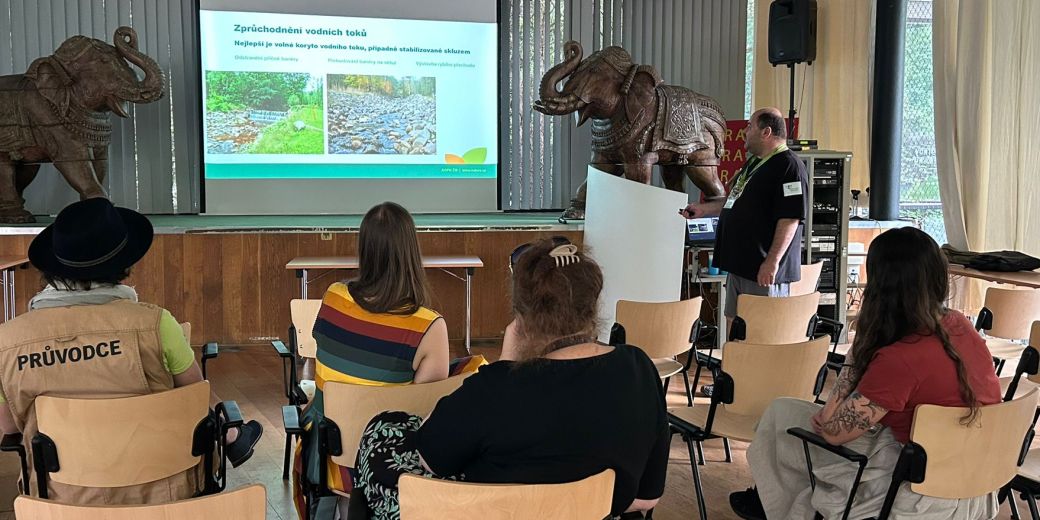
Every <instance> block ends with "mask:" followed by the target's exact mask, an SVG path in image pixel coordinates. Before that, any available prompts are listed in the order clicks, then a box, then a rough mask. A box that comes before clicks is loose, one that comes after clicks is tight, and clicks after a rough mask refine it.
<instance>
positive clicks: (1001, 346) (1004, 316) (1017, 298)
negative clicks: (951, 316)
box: [975, 287, 1040, 374]
mask: <svg viewBox="0 0 1040 520" xmlns="http://www.w3.org/2000/svg"><path fill="white" fill-rule="evenodd" d="M1037 319H1040V289H1002V288H1000V287H990V288H988V289H986V300H985V302H984V306H983V307H982V310H981V311H979V317H978V319H977V320H976V321H975V328H976V329H977V330H979V331H980V332H981V331H985V333H986V346H987V347H989V351H990V353H991V354H992V355H993V363H994V364H995V366H996V368H997V374H1000V372H1001V370H1003V369H1004V363H1005V362H1006V361H1007V360H1009V359H1015V358H1017V357H1018V356H1019V355H1020V354H1021V353H1022V349H1024V348H1025V345H1022V344H1020V343H1016V342H1015V341H1016V340H1022V339H1025V338H1026V337H1028V335H1029V334H1030V327H1031V326H1032V324H1033V321H1035V320H1037Z"/></svg>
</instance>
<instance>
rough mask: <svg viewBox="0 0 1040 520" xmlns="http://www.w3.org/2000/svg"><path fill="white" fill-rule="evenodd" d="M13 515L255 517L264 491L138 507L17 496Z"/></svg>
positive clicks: (86, 519)
mask: <svg viewBox="0 0 1040 520" xmlns="http://www.w3.org/2000/svg"><path fill="white" fill-rule="evenodd" d="M14 514H15V516H16V517H17V518H18V520H168V519H173V518H199V519H202V518H220V519H223V520H255V519H257V518H263V517H264V516H265V515H266V514H267V492H266V491H265V490H264V486H262V485H260V484H253V485H251V486H246V487H242V488H239V489H236V490H234V491H228V492H226V493H221V494H219V495H212V496H207V497H202V498H193V499H190V500H181V501H179V502H173V503H169V504H154V505H139V506H77V505H71V504H61V503H58V502H52V501H50V500H40V499H38V498H29V497H18V498H17V499H15V501H14Z"/></svg>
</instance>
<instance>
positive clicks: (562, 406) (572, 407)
mask: <svg viewBox="0 0 1040 520" xmlns="http://www.w3.org/2000/svg"><path fill="white" fill-rule="evenodd" d="M660 385H661V383H660V379H659V378H658V375H657V370H656V369H655V368H654V365H653V362H651V361H650V359H649V358H648V357H646V354H644V353H643V351H641V350H639V349H637V348H635V347H631V346H627V345H621V346H618V347H616V348H615V349H614V350H612V351H610V352H608V353H606V354H601V355H599V356H595V357H591V358H584V359H573V360H544V361H536V362H532V363H530V364H525V365H519V366H518V365H516V363H514V362H511V361H498V362H496V363H492V364H490V365H487V366H484V367H481V369H480V371H479V372H478V373H476V374H474V375H472V376H470V377H469V378H467V379H466V381H465V382H463V384H462V387H461V388H459V389H458V390H457V391H455V393H453V394H451V395H449V396H447V397H444V398H442V399H441V400H440V402H439V403H437V407H436V408H435V409H434V410H433V413H432V414H431V415H430V417H429V418H428V419H427V420H426V422H424V423H423V425H422V428H420V429H419V435H418V446H419V453H421V454H422V457H423V459H424V460H425V461H426V463H427V464H428V465H429V466H430V469H432V470H433V472H434V473H436V474H438V475H445V476H447V475H458V474H463V475H465V480H467V481H470V482H482V483H523V484H551V483H562V482H571V481H575V480H581V479H583V478H586V477H589V476H591V475H594V474H596V473H599V472H601V471H603V470H605V469H608V468H609V469H613V470H614V472H615V480H614V501H613V506H612V511H613V514H620V513H621V512H624V510H625V509H627V508H628V506H630V505H631V504H632V501H633V500H634V499H636V498H642V499H647V500H652V499H655V498H659V497H660V496H661V495H662V494H663V493H664V481H665V473H666V472H667V469H668V449H669V441H670V435H669V433H668V420H667V417H666V413H667V412H666V411H665V403H664V396H662V395H661V386H660Z"/></svg>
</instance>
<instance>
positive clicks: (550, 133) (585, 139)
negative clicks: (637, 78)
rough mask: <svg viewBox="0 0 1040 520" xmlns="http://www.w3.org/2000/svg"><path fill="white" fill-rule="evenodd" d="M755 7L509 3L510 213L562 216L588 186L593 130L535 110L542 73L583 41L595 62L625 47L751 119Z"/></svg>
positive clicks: (505, 200)
mask: <svg viewBox="0 0 1040 520" xmlns="http://www.w3.org/2000/svg"><path fill="white" fill-rule="evenodd" d="M747 5H748V4H747V0H653V1H647V0H513V1H503V2H502V10H501V13H502V24H503V31H502V52H503V66H502V88H503V92H502V99H503V106H502V124H503V127H502V128H503V132H502V151H503V152H502V208H503V209H512V210H528V209H548V208H562V207H564V206H566V205H567V202H568V200H569V199H570V198H571V196H572V195H573V194H574V191H575V190H576V189H577V187H578V185H579V184H581V182H582V181H583V180H584V179H585V173H586V171H587V170H586V165H587V164H588V160H589V155H590V153H591V145H590V142H589V141H590V139H589V134H588V129H587V128H580V129H575V128H574V120H573V119H572V118H565V117H548V116H543V115H542V114H539V113H537V112H535V111H534V110H532V109H531V105H532V103H534V100H535V99H537V98H538V85H539V82H540V81H541V78H542V75H543V74H544V73H545V71H546V70H548V69H549V68H550V67H552V66H553V65H555V64H556V63H557V62H559V61H560V60H562V57H563V45H564V43H566V42H567V41H568V40H577V41H579V42H580V43H581V45H582V48H583V49H584V51H585V56H588V55H589V54H591V53H592V52H594V51H596V50H598V49H602V48H603V47H607V46H610V45H618V46H621V47H624V48H625V49H626V50H628V51H629V52H630V53H631V54H632V58H633V62H634V63H647V64H651V65H653V66H655V67H656V68H657V70H658V71H659V72H660V73H661V76H662V77H663V78H664V80H665V82H667V83H670V84H675V85H683V86H685V87H689V88H692V89H694V90H696V91H698V92H701V93H704V94H708V95H710V96H713V97H715V98H716V99H718V100H719V102H720V103H721V104H722V107H723V109H724V110H725V112H726V114H727V116H728V117H729V118H730V119H740V118H742V117H743V114H744V79H745V59H746V56H747V48H746V43H747Z"/></svg>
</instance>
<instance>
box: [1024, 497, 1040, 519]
mask: <svg viewBox="0 0 1040 520" xmlns="http://www.w3.org/2000/svg"><path fill="white" fill-rule="evenodd" d="M1022 496H1023V497H1025V499H1026V504H1027V505H1028V506H1029V516H1031V517H1033V520H1040V511H1038V510H1037V508H1036V497H1034V496H1033V494H1032V493H1023V494H1022Z"/></svg>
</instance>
